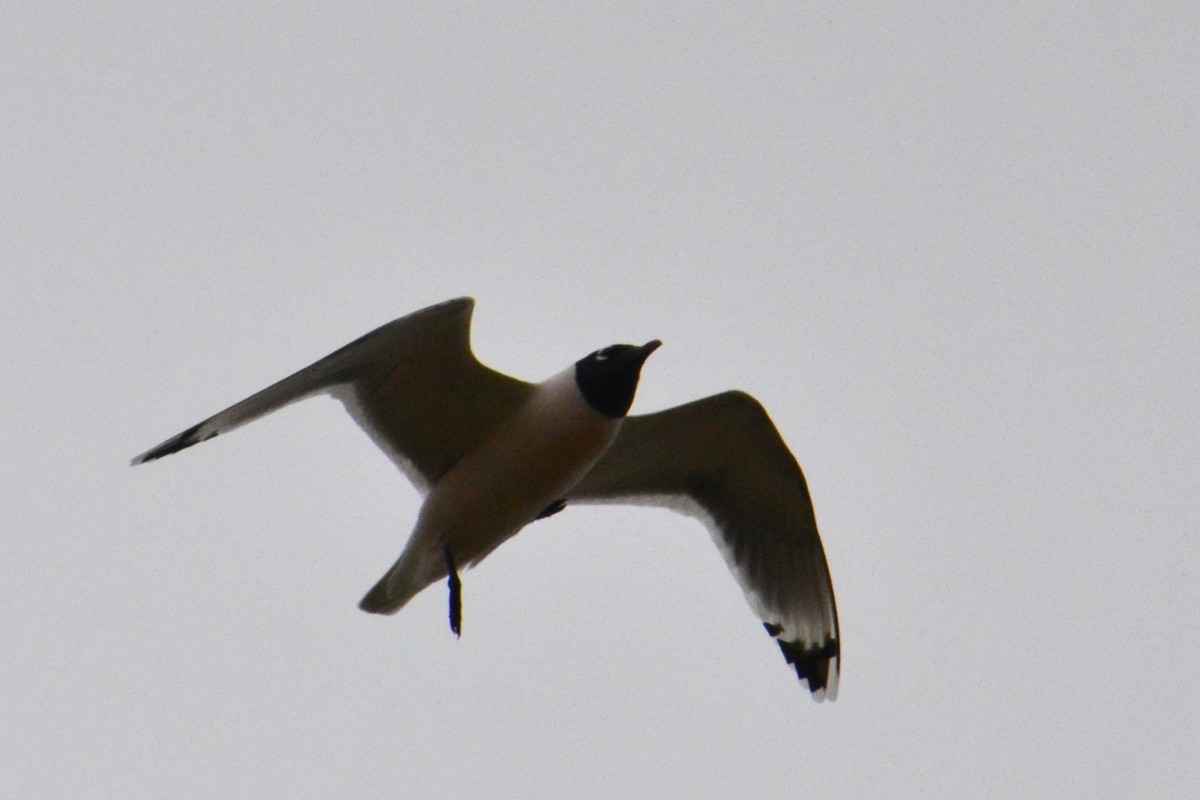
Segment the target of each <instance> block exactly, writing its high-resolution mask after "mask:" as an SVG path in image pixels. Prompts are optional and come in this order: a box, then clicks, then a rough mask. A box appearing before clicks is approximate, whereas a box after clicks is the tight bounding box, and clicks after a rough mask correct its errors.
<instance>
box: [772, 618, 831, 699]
mask: <svg viewBox="0 0 1200 800" xmlns="http://www.w3.org/2000/svg"><path fill="white" fill-rule="evenodd" d="M763 628H765V629H766V631H767V633H768V634H769V635H770V636H771V637H772V638H773V639H775V643H776V644H777V645H779V650H780V652H782V653H783V658H784V660H785V661H787V663H789V664H791V665H792V666H793V667H794V668H795V670H796V677H797V678H799V679H800V680H801V681H803V682H804V683H805V684H807V686H808V690H809V692H811V693H812V697H813V699H814V700H816V701H817V702H818V703H821V702H824V701H826V700H830V701H832V700H836V699H837V689H838V677H839V674H840V669H841V645H840V644H839V642H838V640H837V639H835V638H834V637H832V636H827V637H826V638H825V641H824V643H822V644H821V645H820V646H813V645H812V644H810V643H808V642H806V641H802V640H795V641H786V640H784V639H780V638H779V636H780V634H782V633H783V626H781V625H778V624H774V623H770V622H764V623H763Z"/></svg>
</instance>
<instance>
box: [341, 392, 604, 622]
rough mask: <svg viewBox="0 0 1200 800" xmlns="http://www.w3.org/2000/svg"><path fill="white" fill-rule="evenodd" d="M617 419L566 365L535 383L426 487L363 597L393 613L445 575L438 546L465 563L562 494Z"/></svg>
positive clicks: (371, 606)
mask: <svg viewBox="0 0 1200 800" xmlns="http://www.w3.org/2000/svg"><path fill="white" fill-rule="evenodd" d="M620 425H621V419H613V418H611V417H606V416H604V415H603V414H601V413H600V412H599V411H597V410H596V409H594V408H592V407H591V406H589V405H588V404H587V403H586V402H585V401H584V399H583V397H582V396H581V395H580V393H579V391H578V389H577V388H576V386H575V376H574V370H573V369H568V370H564V371H562V372H560V373H558V374H557V375H555V376H554V377H552V378H550V379H549V380H547V381H545V382H543V383H541V384H538V386H537V388H536V390H535V391H534V392H533V394H532V395H530V397H529V398H528V400H526V401H525V403H524V404H523V405H522V406H521V408H520V409H519V410H518V411H517V412H516V413H515V414H514V415H513V416H512V417H510V418H509V419H507V420H505V421H504V422H502V423H501V424H500V425H499V426H498V427H497V428H496V430H495V431H493V432H492V433H491V434H490V435H489V436H488V437H487V438H486V439H484V440H483V442H481V443H480V445H479V446H478V447H476V448H475V449H474V450H471V451H470V452H469V453H467V454H466V455H464V456H463V457H462V459H461V460H460V461H458V462H457V463H456V464H455V465H454V466H452V467H451V468H450V469H449V470H448V471H447V472H446V474H445V475H443V476H442V477H441V479H440V480H438V482H437V483H436V484H434V486H433V487H432V488H431V489H430V491H429V493H428V494H427V495H426V496H425V502H424V503H423V504H422V505H421V510H420V512H419V513H418V515H417V524H416V527H415V528H413V532H412V536H411V537H410V538H409V540H408V544H407V545H406V546H405V548H404V552H403V553H402V554H401V555H400V558H399V560H398V561H397V562H396V564H395V565H394V566H393V567H392V568H391V569H390V570H389V571H388V573H387V574H386V575H385V576H384V577H383V578H382V579H381V580H380V581H379V583H378V584H376V586H375V588H374V589H372V590H371V591H370V592H369V593H368V594H367V596H366V597H365V598H364V599H363V602H362V607H363V609H364V610H366V611H372V612H376V613H386V614H393V613H395V612H397V611H399V610H400V609H401V608H402V607H403V605H404V604H405V603H406V602H407V601H408V600H409V599H410V598H412V597H413V596H414V595H416V594H417V593H418V592H420V591H421V590H422V589H424V588H425V587H426V586H429V585H430V584H431V583H434V582H435V581H439V580H441V579H442V578H445V577H446V574H447V571H448V570H447V566H446V559H445V556H444V552H445V549H446V548H449V549H450V552H451V553H452V554H453V557H454V560H455V561H456V562H457V563H459V564H466V565H467V566H473V565H474V564H477V563H478V562H479V561H482V560H483V558H484V557H486V556H487V555H488V554H489V553H491V552H492V551H493V550H495V549H496V548H497V547H499V546H500V545H501V544H503V543H504V542H505V541H507V540H508V539H510V538H511V537H513V536H514V535H516V533H517V532H518V531H520V530H521V528H523V527H525V526H526V525H527V524H529V523H530V522H533V521H534V519H536V518H537V516H538V515H539V514H540V513H541V512H542V511H544V510H545V509H546V508H548V507H549V506H550V505H551V504H553V503H554V502H555V501H556V500H558V499H560V498H562V497H565V496H566V494H567V492H568V491H569V490H570V489H571V488H573V487H574V486H575V484H576V483H578V482H579V480H580V478H582V477H583V476H584V475H586V474H587V472H588V471H589V470H590V469H591V468H592V466H593V465H594V464H595V463H596V461H597V460H598V459H599V458H600V456H602V455H604V451H606V450H607V449H608V447H609V445H610V444H612V440H613V438H614V437H615V436H616V434H617V430H618V429H619V428H620Z"/></svg>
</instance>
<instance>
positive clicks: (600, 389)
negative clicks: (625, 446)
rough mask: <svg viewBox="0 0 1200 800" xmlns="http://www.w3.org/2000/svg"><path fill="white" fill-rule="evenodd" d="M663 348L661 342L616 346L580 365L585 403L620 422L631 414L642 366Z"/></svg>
mask: <svg viewBox="0 0 1200 800" xmlns="http://www.w3.org/2000/svg"><path fill="white" fill-rule="evenodd" d="M661 345H662V342H660V341H659V340H658V339H655V340H654V341H651V342H646V343H645V344H644V345H642V346H641V347H638V346H637V345H633V344H614V345H610V346H608V347H605V348H603V349H602V350H597V351H596V352H594V353H589V354H588V355H587V356H585V357H583V358H581V359H579V360H578V361H576V362H575V383H576V384H577V385H578V386H579V391H580V393H581V394H582V395H583V399H584V400H587V402H588V405H590V406H591V407H592V408H594V409H596V410H597V411H599V412H600V413H601V414H604V415H605V416H606V417H613V418H614V419H619V418H621V417H623V416H625V415H626V414H628V413H629V407H630V406H631V405H633V394H634V392H636V391H637V385H638V377H639V376H640V375H641V373H642V364H644V363H645V362H646V359H647V358H648V357H649V356H650V354H651V353H653V352H654V351H655V350H657V349H658V348H659V346H661Z"/></svg>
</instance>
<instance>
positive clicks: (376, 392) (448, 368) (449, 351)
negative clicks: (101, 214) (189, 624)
mask: <svg viewBox="0 0 1200 800" xmlns="http://www.w3.org/2000/svg"><path fill="white" fill-rule="evenodd" d="M474 307H475V301H474V300H472V299H471V298H469V297H460V298H458V299H456V300H448V301H446V302H444V303H439V304H438V305H435V306H430V307H428V308H425V309H422V310H420V311H417V312H415V313H412V314H409V315H408V316H405V317H401V318H400V319H398V320H395V321H394V322H389V323H388V324H387V325H384V326H382V327H380V328H377V329H375V330H374V331H371V332H370V333H368V334H366V335H365V336H362V337H360V338H359V339H356V340H355V341H353V342H351V343H350V344H348V345H346V346H345V347H342V348H341V349H339V350H336V351H334V352H333V353H331V354H329V355H328V356H326V357H325V358H322V359H321V360H320V361H317V362H316V363H314V364H312V365H310V366H307V367H305V368H304V369H302V370H300V371H299V372H297V373H295V374H293V375H290V376H289V377H287V378H284V379H283V380H281V381H279V382H278V383H275V384H273V385H271V386H268V387H267V388H266V389H263V390H262V391H261V392H258V393H257V394H253V395H251V396H250V397H247V398H246V399H245V400H243V401H241V402H240V403H237V404H236V405H233V406H230V407H229V408H227V409H225V410H224V411H222V412H220V413H219V414H216V415H214V416H212V417H209V418H208V419H206V420H204V421H203V422H201V423H198V424H196V425H193V426H192V427H190V428H188V429H187V430H185V431H183V432H182V433H180V434H178V435H176V436H173V437H171V438H170V439H168V440H167V441H165V442H163V443H162V444H160V445H158V446H157V447H153V448H151V449H150V450H147V451H146V452H145V453H142V454H141V455H139V456H137V457H136V458H134V459H133V463H134V464H141V463H142V462H144V461H153V460H154V459H156V458H162V457H163V456H165V455H169V454H171V453H174V452H176V451H178V450H182V449H184V448H185V447H191V446H192V445H194V444H196V443H198V442H202V441H204V440H205V439H211V438H212V437H214V436H217V435H218V434H222V433H225V432H227V431H231V430H233V429H234V428H236V427H238V426H240V425H244V424H245V423H247V422H250V421H251V420H254V419H257V418H258V417H261V416H263V415H264V414H268V413H270V412H272V411H275V410H276V409H279V408H282V407H283V406H285V405H288V404H290V403H294V402H296V401H297V400H302V399H304V398H306V397H310V396H312V395H314V394H321V393H331V394H333V395H334V396H336V397H337V398H338V399H339V400H341V401H342V402H343V403H344V404H345V406H346V408H347V410H348V411H349V412H350V414H351V416H353V417H354V419H355V421H356V422H357V423H358V424H359V426H360V427H362V429H363V430H364V431H366V432H367V434H368V435H369V436H370V437H371V438H372V439H373V440H374V441H375V443H376V444H377V445H379V447H380V448H381V449H383V451H384V452H385V453H387V454H388V456H389V457H391V459H392V460H393V461H394V462H395V463H396V464H397V466H399V467H400V468H401V470H403V471H404V473H405V474H406V475H407V476H408V477H409V478H410V479H411V480H412V481H413V483H415V484H416V485H417V487H418V488H419V489H421V490H422V491H424V490H426V489H428V487H429V485H430V484H432V483H433V482H435V481H436V480H437V479H438V478H439V477H441V476H442V475H443V474H444V473H445V472H446V470H447V469H449V468H450V466H451V465H452V464H454V463H455V462H456V461H457V460H458V459H459V458H460V457H461V456H462V455H463V454H464V453H465V452H467V451H468V450H470V449H471V448H472V447H473V446H474V445H476V444H477V443H479V442H480V441H481V440H482V439H484V438H485V437H486V436H487V435H488V433H490V432H491V431H492V429H493V428H495V426H496V425H497V424H499V423H500V421H501V420H503V419H504V418H505V417H507V416H508V415H510V414H512V413H513V412H514V411H515V410H516V408H517V407H519V406H520V405H521V403H523V402H524V401H525V399H526V398H527V397H528V396H529V394H530V393H531V392H532V391H533V387H532V386H531V385H530V384H527V383H525V382H523V381H519V380H517V379H516V378H511V377H509V376H507V375H502V374H501V373H499V372H496V371H495V370H492V369H489V368H488V367H486V366H484V365H483V364H481V363H479V361H478V360H477V359H476V358H475V356H474V354H473V353H472V352H471V341H470V336H471V312H472V310H473V309H474Z"/></svg>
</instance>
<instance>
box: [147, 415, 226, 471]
mask: <svg viewBox="0 0 1200 800" xmlns="http://www.w3.org/2000/svg"><path fill="white" fill-rule="evenodd" d="M200 427H201V426H200V425H193V426H192V427H190V428H188V429H187V430H186V431H184V432H183V433H181V434H179V435H178V436H172V437H171V438H170V439H167V440H166V441H165V442H163V443H162V444H160V445H158V446H157V447H152V448H151V449H149V450H147V451H146V452H144V453H142V454H141V455H140V456H135V457H134V458H133V460H132V461H130V462H129V463H130V464H131V465H132V466H137V465H138V464H145V463H146V462H147V461H154V460H156V459H159V458H162V457H163V456H169V455H171V453H177V452H179V451H180V450H182V449H184V448H185V447H191V446H192V445H194V444H199V443H200V442H203V441H205V440H207V439H211V438H213V437H214V436H216V435H217V434H216V433H211V434H209V435H208V436H201V435H200Z"/></svg>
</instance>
